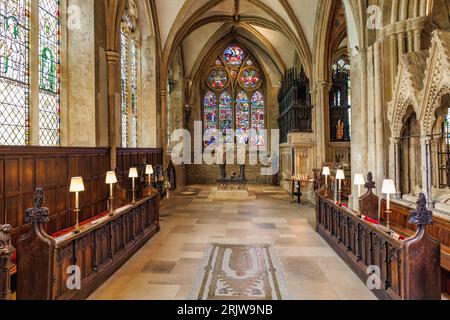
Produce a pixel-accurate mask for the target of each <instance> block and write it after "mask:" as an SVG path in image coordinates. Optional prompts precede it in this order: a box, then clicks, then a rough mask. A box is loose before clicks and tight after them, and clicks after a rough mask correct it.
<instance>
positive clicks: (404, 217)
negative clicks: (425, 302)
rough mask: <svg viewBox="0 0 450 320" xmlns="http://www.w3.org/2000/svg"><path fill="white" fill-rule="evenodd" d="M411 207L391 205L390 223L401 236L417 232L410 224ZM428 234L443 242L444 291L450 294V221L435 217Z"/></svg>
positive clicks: (384, 218)
mask: <svg viewBox="0 0 450 320" xmlns="http://www.w3.org/2000/svg"><path fill="white" fill-rule="evenodd" d="M380 209H381V211H380V217H381V221H382V222H384V221H386V215H385V210H386V200H384V199H383V200H381V207H380ZM410 211H411V206H408V205H407V204H401V203H399V202H397V201H394V202H392V203H391V212H392V213H391V214H390V223H391V226H392V228H393V229H394V230H395V231H396V232H397V233H399V234H401V235H404V236H405V237H409V236H411V235H413V234H414V233H415V232H416V231H417V226H415V225H413V224H411V223H409V212H410ZM427 231H428V233H429V234H430V235H431V236H432V237H434V238H435V239H438V240H439V241H440V242H441V267H442V291H443V292H444V293H448V294H450V220H447V219H445V218H444V217H441V216H437V215H433V224H431V225H428V226H427Z"/></svg>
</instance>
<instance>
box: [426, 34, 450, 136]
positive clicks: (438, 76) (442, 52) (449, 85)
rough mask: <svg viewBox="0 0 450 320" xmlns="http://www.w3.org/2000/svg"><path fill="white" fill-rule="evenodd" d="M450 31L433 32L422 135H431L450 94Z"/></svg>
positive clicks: (428, 62)
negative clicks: (443, 103)
mask: <svg viewBox="0 0 450 320" xmlns="http://www.w3.org/2000/svg"><path fill="white" fill-rule="evenodd" d="M449 47H450V32H446V31H435V32H434V33H433V39H432V46H431V49H430V55H429V58H428V60H427V71H426V73H425V78H424V83H425V88H424V90H423V100H422V104H421V113H420V122H421V125H422V135H431V134H432V133H433V127H434V124H435V121H436V117H435V112H436V110H437V109H438V108H439V107H440V105H441V103H440V102H441V100H442V98H443V97H444V96H445V95H448V94H450V51H449V49H450V48H449Z"/></svg>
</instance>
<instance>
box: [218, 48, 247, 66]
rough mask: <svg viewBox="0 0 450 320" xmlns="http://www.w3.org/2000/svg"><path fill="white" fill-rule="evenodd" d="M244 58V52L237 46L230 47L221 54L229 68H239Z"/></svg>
mask: <svg viewBox="0 0 450 320" xmlns="http://www.w3.org/2000/svg"><path fill="white" fill-rule="evenodd" d="M244 58H245V53H244V50H243V49H242V48H241V47H239V46H230V47H228V48H227V49H225V52H224V53H223V60H224V61H225V63H226V64H227V65H229V66H240V65H241V64H242V62H243V61H244Z"/></svg>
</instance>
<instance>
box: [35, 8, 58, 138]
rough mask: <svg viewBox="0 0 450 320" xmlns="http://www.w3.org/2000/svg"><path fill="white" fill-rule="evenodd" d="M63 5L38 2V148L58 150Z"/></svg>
mask: <svg viewBox="0 0 450 320" xmlns="http://www.w3.org/2000/svg"><path fill="white" fill-rule="evenodd" d="M60 35H61V30H60V3H59V0H40V1H39V144H40V145H41V146H59V145H60V141H59V137H60V134H59V129H60V42H61V41H60Z"/></svg>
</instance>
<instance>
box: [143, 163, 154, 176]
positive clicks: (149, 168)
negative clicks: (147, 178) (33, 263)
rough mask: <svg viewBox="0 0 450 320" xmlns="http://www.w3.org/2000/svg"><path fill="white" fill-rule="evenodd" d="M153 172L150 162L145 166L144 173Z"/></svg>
mask: <svg viewBox="0 0 450 320" xmlns="http://www.w3.org/2000/svg"><path fill="white" fill-rule="evenodd" d="M153 173H155V172H154V171H153V166H152V165H151V164H149V165H148V166H147V167H146V168H145V174H153Z"/></svg>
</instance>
